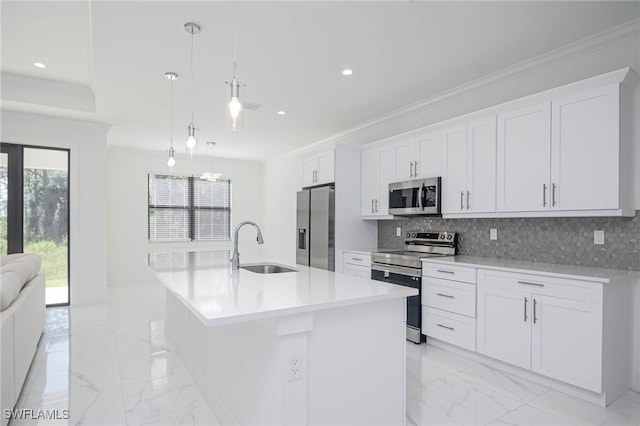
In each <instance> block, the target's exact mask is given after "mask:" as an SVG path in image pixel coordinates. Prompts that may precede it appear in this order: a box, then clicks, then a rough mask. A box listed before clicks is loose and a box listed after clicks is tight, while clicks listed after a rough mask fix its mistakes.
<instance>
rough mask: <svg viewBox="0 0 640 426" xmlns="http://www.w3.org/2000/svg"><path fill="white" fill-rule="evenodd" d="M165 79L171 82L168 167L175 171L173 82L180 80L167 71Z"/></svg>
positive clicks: (174, 74) (176, 75)
mask: <svg viewBox="0 0 640 426" xmlns="http://www.w3.org/2000/svg"><path fill="white" fill-rule="evenodd" d="M164 77H165V78H166V79H167V80H169V129H170V130H169V131H170V133H171V134H170V136H171V147H170V148H169V159H168V160H167V166H169V169H171V170H173V166H175V165H176V159H175V153H176V151H175V150H174V149H173V80H177V79H178V74H176V73H175V72H171V71H167V72H166V73H164Z"/></svg>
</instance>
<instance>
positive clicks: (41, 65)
mask: <svg viewBox="0 0 640 426" xmlns="http://www.w3.org/2000/svg"><path fill="white" fill-rule="evenodd" d="M33 66H34V67H36V68H46V67H47V66H46V65H45V64H43V63H42V62H34V63H33Z"/></svg>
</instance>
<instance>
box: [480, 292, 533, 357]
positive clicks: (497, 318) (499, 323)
mask: <svg viewBox="0 0 640 426" xmlns="http://www.w3.org/2000/svg"><path fill="white" fill-rule="evenodd" d="M479 284H480V283H479ZM477 291H478V302H477V303H478V306H477V312H478V313H477V315H478V317H477V324H478V341H477V350H478V352H479V353H481V354H484V355H487V356H490V357H492V358H496V359H499V360H501V361H504V362H508V363H510V364H514V365H517V366H519V367H522V368H527V369H529V368H531V325H530V324H531V323H530V321H531V306H530V304H531V296H530V295H529V294H528V293H524V292H511V291H507V290H505V289H502V288H496V289H494V288H491V286H483V285H478V288H477Z"/></svg>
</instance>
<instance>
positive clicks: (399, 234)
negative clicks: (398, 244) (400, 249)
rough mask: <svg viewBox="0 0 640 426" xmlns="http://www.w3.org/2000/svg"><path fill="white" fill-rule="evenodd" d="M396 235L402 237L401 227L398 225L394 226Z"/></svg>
mask: <svg viewBox="0 0 640 426" xmlns="http://www.w3.org/2000/svg"><path fill="white" fill-rule="evenodd" d="M396 237H402V229H401V228H400V227H399V226H398V227H396Z"/></svg>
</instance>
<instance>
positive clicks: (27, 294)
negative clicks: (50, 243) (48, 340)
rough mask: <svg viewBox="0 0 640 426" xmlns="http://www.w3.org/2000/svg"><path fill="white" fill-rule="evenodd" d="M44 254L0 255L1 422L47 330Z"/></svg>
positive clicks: (18, 392)
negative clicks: (41, 264) (41, 263)
mask: <svg viewBox="0 0 640 426" xmlns="http://www.w3.org/2000/svg"><path fill="white" fill-rule="evenodd" d="M39 272H40V256H37V255H33V254H22V253H20V254H12V255H7V256H0V418H1V420H0V425H2V426H6V425H7V423H8V422H9V420H8V419H7V418H5V416H4V410H6V409H12V408H14V406H15V404H16V402H17V400H18V397H19V396H20V391H21V390H22V386H23V385H24V381H25V379H26V377H27V372H28V371H29V367H30V366H31V362H32V360H33V357H34V355H35V353H36V349H37V346H38V341H39V340H40V336H41V335H42V331H43V330H44V324H45V317H46V306H45V277H44V275H43V274H40V273H39Z"/></svg>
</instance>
